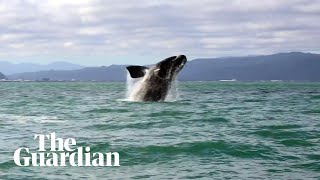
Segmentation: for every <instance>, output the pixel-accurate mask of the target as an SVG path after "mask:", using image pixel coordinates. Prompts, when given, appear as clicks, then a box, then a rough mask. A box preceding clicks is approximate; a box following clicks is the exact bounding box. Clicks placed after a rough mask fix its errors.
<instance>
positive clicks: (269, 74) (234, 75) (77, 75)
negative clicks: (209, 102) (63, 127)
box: [9, 52, 320, 81]
mask: <svg viewBox="0 0 320 180" xmlns="http://www.w3.org/2000/svg"><path fill="white" fill-rule="evenodd" d="M125 67H126V66H125V65H112V66H108V67H91V68H83V69H80V70H72V71H54V70H52V71H41V72H35V73H21V74H14V75H11V76H9V78H10V79H27V80H41V79H44V78H48V79H50V80H81V81H89V80H96V81H125V79H126V69H125ZM178 78H179V80H182V81H217V80H229V79H237V80H239V81H259V80H284V81H320V55H319V54H310V53H300V52H293V53H280V54H273V55H264V56H248V57H228V58H210V59H195V60H192V61H189V62H188V63H187V64H186V66H185V68H184V69H183V70H182V71H181V73H180V75H179V77H178Z"/></svg>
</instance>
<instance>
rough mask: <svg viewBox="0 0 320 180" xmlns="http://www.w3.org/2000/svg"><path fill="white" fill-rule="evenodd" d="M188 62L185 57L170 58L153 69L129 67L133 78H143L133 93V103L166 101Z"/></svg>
mask: <svg viewBox="0 0 320 180" xmlns="http://www.w3.org/2000/svg"><path fill="white" fill-rule="evenodd" d="M186 62H187V57H186V56H185V55H179V56H172V57H168V58H166V59H164V60H162V61H161V62H159V63H157V64H156V65H155V66H153V67H150V68H149V67H145V66H128V67H126V69H127V70H128V71H129V74H130V76H131V77H132V78H142V79H141V81H140V82H139V83H140V84H139V86H138V87H137V88H136V89H135V90H134V92H130V93H131V97H132V100H133V101H164V100H165V98H166V97H167V95H168V92H169V90H170V88H171V84H172V81H174V80H175V78H176V76H177V74H178V73H179V72H180V70H181V69H182V68H183V67H184V65H185V64H186Z"/></svg>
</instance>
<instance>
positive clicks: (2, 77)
mask: <svg viewBox="0 0 320 180" xmlns="http://www.w3.org/2000/svg"><path fill="white" fill-rule="evenodd" d="M1 79H7V77H6V76H5V75H4V74H2V73H1V72H0V80H1Z"/></svg>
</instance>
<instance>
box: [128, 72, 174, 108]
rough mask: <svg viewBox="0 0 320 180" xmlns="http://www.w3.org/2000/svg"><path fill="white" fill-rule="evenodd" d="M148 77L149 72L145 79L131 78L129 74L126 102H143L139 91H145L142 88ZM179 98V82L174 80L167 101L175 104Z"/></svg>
mask: <svg viewBox="0 0 320 180" xmlns="http://www.w3.org/2000/svg"><path fill="white" fill-rule="evenodd" d="M146 77H148V72H147V73H146V75H145V76H144V78H131V76H130V74H129V72H127V92H126V99H125V101H141V100H139V99H140V97H139V91H140V90H141V89H143V87H142V86H143V84H144V81H145V78H146ZM178 98H179V91H178V82H177V81H176V80H173V81H172V84H171V87H170V89H169V92H168V95H167V97H166V99H165V101H167V102H173V101H177V99H178Z"/></svg>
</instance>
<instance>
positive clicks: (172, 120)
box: [0, 81, 320, 180]
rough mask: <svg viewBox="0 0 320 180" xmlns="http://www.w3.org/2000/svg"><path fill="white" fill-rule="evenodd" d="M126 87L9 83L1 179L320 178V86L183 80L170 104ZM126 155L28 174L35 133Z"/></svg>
mask: <svg viewBox="0 0 320 180" xmlns="http://www.w3.org/2000/svg"><path fill="white" fill-rule="evenodd" d="M126 91H127V84H126V83H125V82H0V179H68V180H69V179H237V180H238V179H320V83H311V82H237V81H236V82H178V83H177V84H176V95H175V96H174V98H171V99H170V100H167V101H165V102H131V101H128V100H126V94H127V92H126ZM53 132H55V133H56V136H57V137H61V138H74V139H75V140H76V143H77V146H83V147H90V148H91V152H118V153H119V156H120V166H119V167H71V166H67V167H33V166H29V167H19V166H17V165H16V164H15V162H14V161H13V154H14V152H15V150H16V149H18V148H21V147H28V148H30V151H36V150H37V148H38V146H39V144H38V141H36V140H34V135H35V134H49V133H53Z"/></svg>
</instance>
